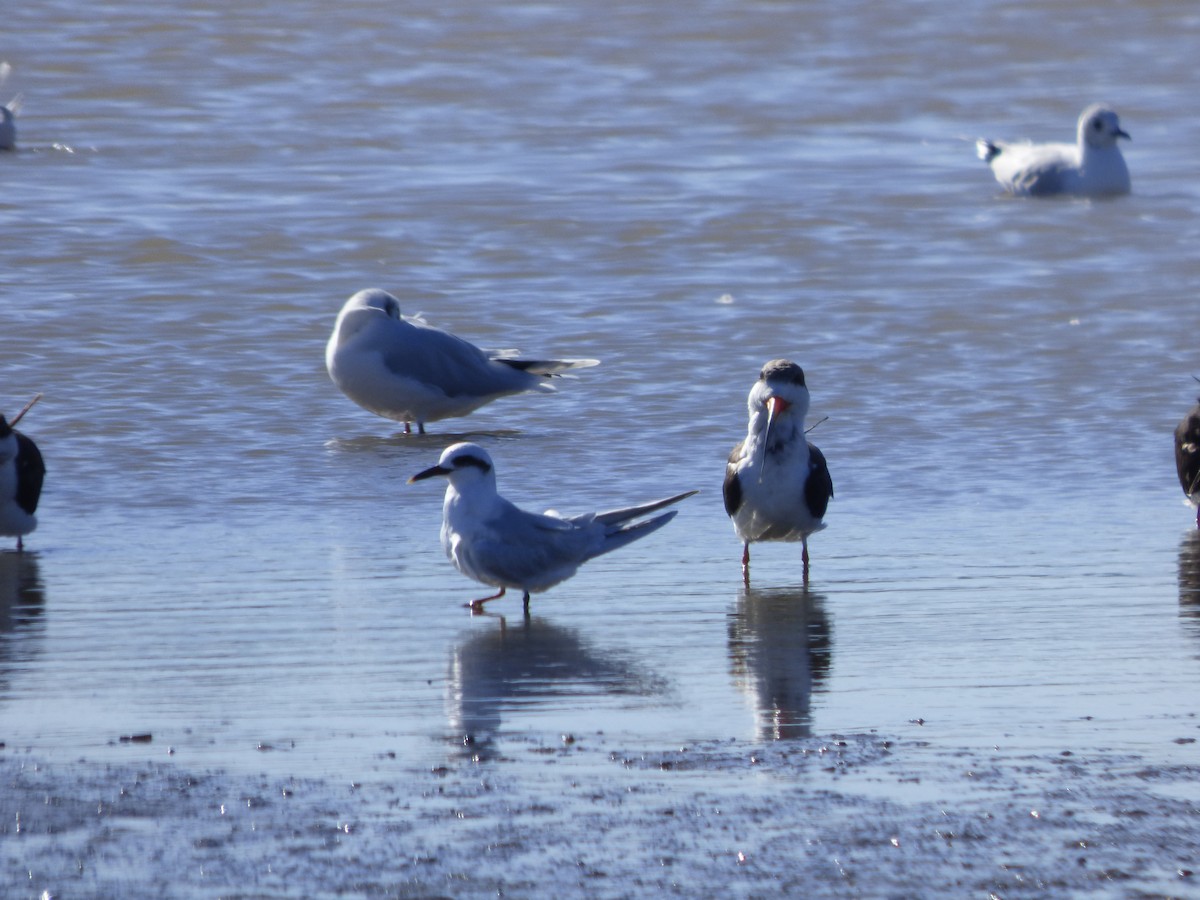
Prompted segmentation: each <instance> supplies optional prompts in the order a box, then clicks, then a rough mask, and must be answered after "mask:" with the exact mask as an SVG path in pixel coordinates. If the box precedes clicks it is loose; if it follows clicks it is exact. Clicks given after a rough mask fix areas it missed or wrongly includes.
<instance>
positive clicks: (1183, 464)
mask: <svg viewBox="0 0 1200 900" xmlns="http://www.w3.org/2000/svg"><path fill="white" fill-rule="evenodd" d="M1175 470H1176V471H1177V472H1178V473H1179V486H1180V487H1182V488H1183V493H1184V494H1185V495H1186V496H1187V498H1188V502H1190V503H1192V504H1193V505H1194V506H1196V507H1197V509H1196V527H1197V528H1200V399H1198V400H1197V401H1196V405H1195V406H1193V407H1192V408H1191V409H1190V410H1188V414H1187V415H1186V416H1184V417H1183V420H1182V421H1181V422H1180V423H1179V425H1177V426H1176V428H1175Z"/></svg>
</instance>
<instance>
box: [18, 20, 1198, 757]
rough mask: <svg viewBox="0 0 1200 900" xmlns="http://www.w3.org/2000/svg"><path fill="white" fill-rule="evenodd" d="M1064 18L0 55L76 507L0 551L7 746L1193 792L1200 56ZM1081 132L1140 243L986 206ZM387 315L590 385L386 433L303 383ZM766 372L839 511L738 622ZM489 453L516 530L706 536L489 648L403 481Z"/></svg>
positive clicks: (556, 24) (251, 28) (410, 29)
mask: <svg viewBox="0 0 1200 900" xmlns="http://www.w3.org/2000/svg"><path fill="white" fill-rule="evenodd" d="M1075 9H1076V7H1075V5H1074V4H1068V3H1050V4H1046V3H1038V4H1033V3H1029V4H1016V5H1011V4H1010V5H996V4H992V3H982V2H967V3H957V4H939V3H930V4H923V5H919V6H917V7H913V6H912V5H909V4H904V5H900V6H896V7H885V8H880V7H879V6H878V5H877V4H869V3H851V4H846V3H839V4H832V3H829V4H822V3H818V4H786V3H775V2H762V3H739V4H734V3H721V2H706V3H703V4H701V5H700V6H699V7H696V6H694V5H693V6H691V7H688V8H687V10H684V9H682V8H680V9H679V11H675V10H674V9H673V8H668V7H667V6H664V5H662V4H653V3H630V4H617V5H613V4H597V3H587V2H581V3H577V4H573V5H570V6H562V7H556V6H550V5H542V4H516V5H508V6H505V5H492V6H489V7H485V6H481V5H479V4H467V3H457V2H450V3H440V4H436V5H434V6H429V5H426V6H424V7H421V6H414V5H406V4H400V5H396V4H375V3H370V2H360V0H355V2H348V3H341V4H336V5H329V4H317V3H288V4H266V5H262V4H260V5H258V6H253V5H251V6H244V7H241V8H236V9H235V8H233V7H230V6H228V4H206V3H190V4H183V3H166V4H158V5H155V6H153V7H149V6H147V5H146V4H139V3H129V2H120V0H118V2H112V3H107V4H105V5H104V6H103V8H102V9H93V8H90V7H89V8H86V9H85V8H83V7H79V6H78V4H74V3H64V2H46V3H39V4H24V5H18V6H17V7H15V8H14V9H11V10H6V13H5V18H6V28H5V34H4V35H3V36H2V37H0V58H4V59H7V60H8V61H9V62H11V63H12V64H13V67H14V72H13V76H12V78H10V80H9V83H8V84H7V85H6V89H7V90H12V91H14V92H16V91H20V92H22V93H23V94H24V107H23V110H22V113H21V116H20V118H19V120H18V126H19V139H20V149H19V150H18V152H16V153H12V154H5V155H3V158H0V234H2V235H3V240H0V335H2V336H3V339H4V351H3V354H2V355H0V373H2V379H0V406H2V407H3V409H4V410H5V411H6V412H8V413H9V414H10V415H11V414H12V413H13V412H15V411H16V410H17V409H19V408H20V406H21V405H22V404H23V403H24V402H25V401H26V400H27V399H28V398H29V397H30V396H31V395H32V394H34V393H35V392H38V391H41V392H44V394H45V396H44V399H43V400H42V402H41V403H40V404H39V405H38V406H36V407H35V408H34V410H33V411H32V412H31V413H30V414H29V416H28V417H27V418H26V419H25V421H24V423H23V426H22V427H23V428H24V430H26V432H27V433H28V434H30V435H31V436H32V437H34V438H35V439H36V440H37V441H38V442H39V444H40V446H41V448H42V450H43V453H44V455H45V457H46V460H47V465H48V468H49V475H48V481H47V488H46V492H45V495H44V497H43V502H42V507H41V509H40V510H39V514H40V519H41V525H40V527H39V530H38V531H37V532H36V533H35V534H34V535H32V536H31V537H30V538H29V539H28V540H27V545H28V547H29V548H30V552H28V553H26V554H25V555H24V556H23V557H17V556H16V555H15V554H13V553H9V552H3V553H0V740H2V741H4V742H5V743H6V745H7V747H8V748H9V750H10V752H11V751H14V750H25V749H30V750H32V751H34V752H36V753H38V754H41V755H43V756H44V755H50V756H57V757H60V758H63V759H74V758H77V757H80V756H87V757H89V758H95V757H106V756H108V755H111V756H115V757H118V758H129V757H130V756H134V755H142V756H145V755H149V756H154V757H162V756H165V754H166V752H167V748H168V747H170V748H172V749H173V750H174V753H175V758H176V759H178V760H182V761H186V762H187V763H188V764H191V765H197V766H209V765H214V766H222V767H225V768H233V769H239V768H247V769H257V768H264V769H270V768H272V767H278V768H281V769H286V770H288V771H304V772H311V773H313V774H345V773H351V774H353V773H356V772H358V771H360V770H362V769H363V768H365V767H367V766H369V765H372V764H374V761H376V760H378V759H380V758H385V759H389V758H391V756H390V754H395V756H396V758H398V759H401V760H404V761H408V762H418V763H421V764H426V763H430V764H437V763H438V761H440V760H444V759H446V758H447V757H448V756H449V757H450V758H455V757H456V756H457V755H458V754H460V753H462V752H464V751H463V750H461V749H460V744H461V740H462V736H463V735H464V734H467V733H470V734H471V735H472V736H473V738H474V743H473V744H471V745H469V746H468V748H467V749H466V751H465V752H466V753H468V754H474V755H478V756H481V757H482V758H488V757H489V756H502V755H503V754H504V752H505V746H506V743H505V742H506V740H508V739H510V738H512V737H514V736H517V735H520V736H523V737H529V736H533V737H534V738H535V739H542V738H544V739H545V740H548V741H549V740H554V741H556V740H558V735H559V734H562V733H574V732H579V733H589V732H597V731H603V732H605V733H606V734H609V735H619V736H627V737H629V738H631V739H636V740H639V741H645V742H650V743H655V744H662V745H664V746H671V745H673V744H676V743H678V742H687V741H700V740H717V739H719V740H725V739H730V738H732V739H737V740H756V739H774V738H782V739H787V738H794V737H797V736H803V735H808V734H829V733H835V732H844V731H872V730H874V731H878V732H880V733H882V734H895V733H900V734H906V735H909V736H915V735H919V736H921V737H923V738H926V739H928V740H932V741H936V742H941V743H944V744H945V745H947V746H960V745H971V746H974V745H981V746H982V745H996V744H1004V745H1006V746H1013V747H1017V748H1029V749H1033V750H1037V751H1045V750H1057V749H1060V748H1061V747H1063V746H1085V747H1086V746H1093V747H1106V748H1110V749H1112V748H1115V749H1117V750H1120V751H1130V752H1137V753H1139V754H1143V755H1144V756H1145V757H1146V758H1148V759H1151V760H1157V761H1188V760H1191V761H1193V762H1194V761H1195V751H1194V749H1192V747H1193V746H1195V745H1192V744H1181V743H1176V740H1178V739H1182V738H1189V737H1195V736H1196V734H1195V729H1196V722H1195V720H1194V718H1193V717H1194V715H1195V714H1196V712H1197V709H1196V705H1195V698H1196V696H1197V694H1196V685H1197V682H1198V681H1200V662H1198V658H1200V617H1198V616H1197V614H1196V610H1197V608H1198V607H1197V597H1198V596H1200V593H1198V591H1200V574H1198V572H1200V563H1198V562H1197V560H1198V559H1200V543H1198V542H1197V539H1196V536H1195V533H1194V522H1195V519H1194V514H1193V513H1192V512H1191V511H1190V510H1188V509H1187V508H1186V507H1185V506H1184V504H1183V501H1182V496H1181V494H1180V492H1179V489H1178V485H1177V483H1176V481H1175V475H1174V471H1173V465H1172V458H1171V432H1172V429H1173V428H1174V425H1175V423H1176V422H1177V421H1178V419H1179V418H1180V417H1182V415H1183V414H1184V412H1185V411H1186V410H1187V408H1188V407H1189V406H1190V405H1191V403H1192V402H1193V400H1194V394H1195V393H1196V390H1197V387H1196V384H1195V383H1194V382H1193V381H1192V379H1191V376H1192V375H1193V374H1200V355H1198V353H1197V342H1196V327H1195V326H1196V297H1195V287H1194V286H1195V283H1196V281H1197V274H1198V268H1200V266H1198V264H1197V256H1196V253H1195V248H1196V246H1197V238H1198V236H1200V221H1198V220H1197V217H1196V210H1197V205H1198V201H1200V182H1198V181H1197V178H1196V174H1197V173H1196V166H1195V158H1194V153H1193V149H1192V148H1194V147H1195V146H1196V144H1197V140H1196V139H1194V137H1193V135H1194V133H1195V132H1196V131H1197V130H1198V129H1200V109H1198V106H1200V98H1198V97H1197V94H1196V91H1195V90H1194V53H1195V47H1196V45H1197V43H1196V42H1197V40H1198V39H1200V14H1198V13H1195V12H1193V11H1191V10H1183V11H1181V10H1180V8H1179V7H1177V6H1175V5H1167V4H1156V3H1150V4H1140V5H1137V6H1135V7H1130V6H1128V5H1126V4H1117V3H1100V4H1098V5H1096V4H1094V5H1093V6H1092V7H1089V12H1088V14H1087V15H1086V16H1079V15H1077V14H1076V12H1075ZM3 99H7V97H3V98H0V100H3ZM1097 99H1108V100H1110V101H1111V102H1113V103H1114V104H1115V105H1116V106H1117V108H1118V109H1119V110H1120V112H1121V114H1122V123H1123V125H1124V127H1125V128H1126V129H1127V130H1128V131H1130V132H1131V134H1132V135H1133V141H1132V142H1131V143H1130V144H1129V145H1128V146H1127V148H1126V156H1127V159H1128V161H1129V166H1130V169H1131V171H1132V174H1133V180H1134V192H1133V194H1132V195H1131V196H1129V197H1126V198H1121V199H1118V200H1114V201H1109V202H1086V201H1062V202H1056V201H1050V202H1029V201H1014V200H1011V199H1006V198H1003V197H1001V196H999V195H998V192H997V187H996V185H995V184H994V182H993V181H992V179H991V177H990V173H988V172H987V170H986V168H985V167H984V166H983V165H982V164H981V163H979V161H978V160H976V159H975V158H974V154H973V147H972V141H973V139H974V138H975V137H976V136H978V135H983V134H986V135H988V136H995V137H1001V138H1018V137H1025V136H1028V137H1033V138H1037V139H1046V140H1056V139H1062V140H1066V139H1069V138H1070V136H1071V135H1072V134H1073V129H1074V122H1075V118H1076V116H1077V115H1078V112H1079V110H1080V109H1082V107H1083V106H1084V105H1086V104H1087V103H1089V102H1091V101H1093V100H1097ZM368 286H379V287H384V288H387V289H389V290H391V291H393V292H394V293H396V294H397V295H398V296H400V297H401V299H402V302H403V304H404V307H405V310H406V311H408V312H417V311H422V312H424V313H425V314H426V316H427V317H428V318H429V319H430V321H432V322H433V323H434V324H437V325H440V326H443V327H446V328H449V329H450V330H453V331H456V332H458V333H460V334H462V335H464V336H466V337H468V338H470V339H472V340H474V341H476V342H477V343H480V344H482V345H483V346H514V347H520V348H522V349H523V350H525V351H526V352H527V353H530V354H552V355H555V356H568V357H569V356H595V357H598V358H600V359H602V360H603V364H602V366H601V367H600V368H598V369H594V370H589V371H586V372H583V373H581V375H580V377H579V378H578V379H577V380H572V381H569V382H564V383H563V384H562V386H561V392H560V394H559V395H558V396H555V397H551V398H546V397H540V396H527V397H520V398H513V399H507V400H504V401H500V402H497V403H495V404H493V405H492V406H490V407H487V408H485V409H484V410H482V411H480V412H478V413H476V414H475V415H473V416H472V417H470V418H469V419H464V420H457V421H455V420H451V421H449V422H443V423H437V424H436V425H434V426H433V427H431V429H430V431H431V433H430V434H429V435H426V436H420V437H419V436H409V437H405V436H403V435H401V434H398V429H397V428H395V427H394V425H393V423H389V422H386V421H383V420H380V419H376V418H374V417H372V416H371V415H369V414H368V413H365V412H364V411H362V410H360V409H358V408H357V407H355V406H353V405H352V404H351V403H349V401H347V400H346V399H345V398H343V397H342V396H341V395H340V394H339V393H338V392H337V391H336V389H334V387H333V386H332V385H331V384H330V382H329V381H328V379H327V377H326V375H325V373H324V370H323V359H322V353H323V345H324V342H325V340H326V339H327V336H328V334H329V331H330V329H331V328H332V325H333V320H334V317H335V315H336V313H337V310H338V309H339V308H340V306H341V304H342V302H343V301H344V299H345V298H346V297H348V296H349V295H350V294H352V293H353V292H355V291H356V290H358V289H360V288H363V287H368ZM776 356H789V357H791V358H793V359H796V360H797V361H799V362H801V364H802V365H803V366H804V367H805V370H806V372H807V373H808V380H809V385H810V388H811V390H812V396H813V420H814V421H815V420H816V419H818V418H821V417H824V416H828V421H826V422H824V423H823V424H821V425H820V426H819V427H818V428H817V429H816V430H815V431H814V432H813V434H812V438H813V440H814V441H815V442H816V443H818V444H819V445H820V446H821V447H822V449H823V450H824V452H825V454H826V456H827V457H828V459H829V463H830V468H831V470H832V473H833V479H834V483H835V487H836V492H837V493H836V498H835V500H834V502H833V504H832V505H831V508H830V511H829V514H828V516H827V519H826V521H827V522H828V524H829V527H828V529H827V530H826V531H825V532H823V533H821V534H820V535H818V536H817V537H815V538H814V539H813V541H812V553H813V559H814V562H813V575H812V580H811V583H810V585H809V586H808V588H807V589H805V588H804V586H803V585H802V584H801V583H800V573H799V565H798V564H799V558H798V556H799V554H798V548H797V547H793V546H791V545H773V546H772V545H764V546H759V547H756V548H755V553H754V572H753V574H754V588H753V590H751V591H749V592H747V591H745V590H744V589H743V587H742V585H741V578H740V572H739V565H738V560H739V555H740V546H739V545H738V543H737V541H736V539H735V538H734V536H733V533H732V529H731V527H730V525H729V522H728V520H727V519H726V517H725V514H724V512H723V510H722V506H721V499H720V479H721V477H722V474H723V462H724V459H725V456H726V454H727V453H728V450H729V448H730V447H731V446H732V444H733V443H734V442H735V441H736V440H738V439H739V438H740V437H741V435H742V433H743V431H744V428H745V395H746V392H747V391H748V389H749V387H750V385H751V383H752V382H753V380H754V378H755V377H756V374H757V372H758V369H759V367H760V366H761V364H762V363H763V362H764V361H766V360H767V359H770V358H772V357H776ZM467 432H469V433H470V434H471V435H472V437H473V438H474V439H477V440H480V441H481V442H483V443H485V444H486V445H487V446H488V448H489V450H490V451H491V452H492V454H493V456H494V457H495V459H496V461H497V469H498V475H499V480H500V486H501V490H502V491H503V492H505V493H506V494H507V495H508V496H509V497H510V498H512V499H514V500H515V501H517V502H519V503H521V504H522V505H526V506H530V507H534V508H539V509H544V508H546V507H550V506H553V507H555V508H558V509H562V510H563V511H566V512H571V511H583V510H586V509H589V508H595V507H597V506H604V505H609V504H618V503H624V502H633V501H637V500H644V499H651V498H653V497H657V496H661V495H664V494H666V493H671V492H675V491H681V490H686V489H690V488H701V489H702V490H703V493H701V494H700V495H699V496H698V497H696V498H693V499H692V500H689V501H687V502H686V503H685V504H683V506H682V507H681V512H680V515H679V517H678V518H677V519H676V521H675V522H673V523H672V524H671V525H670V526H669V527H668V528H666V529H664V530H663V531H661V532H659V533H657V534H656V535H654V536H653V537H651V538H648V539H647V540H645V541H642V542H639V543H638V544H635V545H633V546H632V547H630V548H628V549H626V550H623V551H622V552H620V553H617V554H614V555H612V556H608V557H604V558H603V559H601V560H597V561H595V562H593V563H591V564H589V565H588V566H587V567H585V568H584V569H583V570H582V571H581V573H580V574H579V575H578V576H577V577H575V578H574V579H573V580H571V581H569V582H567V583H565V584H563V585H561V586H560V587H558V588H556V589H554V590H553V591H552V592H550V593H548V594H546V595H543V596H539V597H536V598H535V599H534V603H533V607H532V616H531V617H530V619H529V620H527V621H523V620H522V617H521V615H520V612H519V601H516V602H514V601H511V600H505V601H501V602H500V603H497V604H496V605H495V611H496V612H497V613H499V614H502V615H503V616H504V617H505V618H504V619H502V618H501V617H500V616H498V615H494V616H485V617H479V618H475V619H471V618H470V617H469V616H468V614H467V613H466V611H465V610H464V609H463V608H462V606H461V604H462V603H463V602H464V601H466V600H468V599H471V598H472V597H475V596H479V586H478V585H474V584H473V583H471V582H469V581H467V580H466V579H464V578H462V577H461V576H460V575H458V574H457V573H456V572H455V571H454V570H453V569H452V568H451V567H450V565H449V564H448V563H447V562H446V560H445V559H444V558H443V556H442V553H441V550H440V548H439V546H438V539H437V531H438V523H439V518H440V505H441V494H440V491H439V490H438V489H437V488H436V487H435V486H430V485H428V484H421V485H414V486H409V485H407V484H405V479H406V478H407V477H408V476H409V475H411V474H413V473H414V472H416V471H418V470H419V469H421V468H424V467H425V466H427V465H430V464H431V463H432V462H433V461H435V460H436V458H437V456H438V454H439V452H440V450H441V448H442V447H443V446H445V445H446V444H448V443H450V442H451V441H452V440H454V439H456V438H457V437H458V436H459V435H461V434H462V433H467ZM921 723H923V724H921ZM140 734H152V735H153V741H152V743H150V744H149V745H144V744H127V743H126V744H122V743H120V741H119V739H120V737H121V736H130V735H140ZM258 751H262V752H258ZM271 751H273V752H271Z"/></svg>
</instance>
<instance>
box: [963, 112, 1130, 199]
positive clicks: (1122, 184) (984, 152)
mask: <svg viewBox="0 0 1200 900" xmlns="http://www.w3.org/2000/svg"><path fill="white" fill-rule="evenodd" d="M1076 131H1077V135H1076V141H1075V143H1074V144H1032V143H1015V144H1006V143H1003V142H1001V141H987V140H979V141H977V142H976V144H975V147H976V150H977V152H978V154H979V158H980V159H982V160H983V161H984V162H986V163H987V164H988V165H989V166H991V168H992V174H994V175H995V176H996V180H997V181H998V182H1000V184H1001V185H1002V186H1003V187H1004V189H1005V190H1006V191H1008V192H1009V193H1011V194H1016V195H1018V196H1021V197H1045V196H1050V195H1053V194H1073V195H1075V196H1080V197H1102V196H1105V195H1113V194H1128V193H1129V169H1128V167H1126V165H1125V157H1124V156H1122V155H1121V148H1120V147H1118V146H1117V139H1118V138H1126V139H1128V138H1129V135H1128V134H1126V133H1125V132H1124V131H1123V130H1122V129H1121V122H1120V120H1119V119H1118V118H1117V114H1116V113H1115V112H1113V110H1112V109H1110V108H1109V107H1107V106H1105V105H1103V104H1100V103H1096V104H1093V105H1092V106H1089V107H1088V108H1087V109H1085V110H1084V111H1083V113H1082V114H1081V115H1080V116H1079V124H1078V126H1077V129H1076Z"/></svg>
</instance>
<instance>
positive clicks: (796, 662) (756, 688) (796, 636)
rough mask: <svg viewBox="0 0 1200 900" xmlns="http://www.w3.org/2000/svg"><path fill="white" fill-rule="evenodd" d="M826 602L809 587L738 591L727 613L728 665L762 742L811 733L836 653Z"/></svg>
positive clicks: (743, 589) (805, 735) (748, 588)
mask: <svg viewBox="0 0 1200 900" xmlns="http://www.w3.org/2000/svg"><path fill="white" fill-rule="evenodd" d="M824 601H825V598H824V596H822V595H821V594H817V593H814V592H812V591H810V590H809V589H808V587H807V586H805V585H801V586H798V587H782V588H771V589H766V590H763V589H757V588H752V587H743V588H742V589H741V590H739V591H738V596H737V600H736V602H735V604H734V608H733V609H732V610H731V611H730V612H729V614H728V631H729V667H730V673H731V675H732V677H733V681H734V684H735V685H736V686H737V687H738V688H740V689H741V690H742V691H743V693H744V694H745V695H746V697H747V699H748V700H749V701H750V703H751V705H752V706H753V708H754V717H755V730H756V733H757V736H758V738H759V739H760V740H785V739H789V738H803V737H808V736H810V734H811V729H812V716H811V705H812V694H813V691H815V690H820V689H821V688H822V686H823V685H824V683H825V680H826V678H827V677H828V674H829V667H830V663H831V660H832V652H833V639H832V633H831V630H830V626H829V619H828V617H827V616H826V614H825V603H824Z"/></svg>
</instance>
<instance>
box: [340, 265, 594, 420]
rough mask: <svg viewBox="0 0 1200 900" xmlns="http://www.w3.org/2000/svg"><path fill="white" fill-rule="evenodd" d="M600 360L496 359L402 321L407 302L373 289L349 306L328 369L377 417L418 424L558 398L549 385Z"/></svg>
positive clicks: (512, 354)
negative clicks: (503, 402) (527, 398)
mask: <svg viewBox="0 0 1200 900" xmlns="http://www.w3.org/2000/svg"><path fill="white" fill-rule="evenodd" d="M595 365H599V360H595V359H521V358H520V357H519V356H517V355H516V351H514V350H503V351H493V352H489V351H486V350H481V349H479V348H478V347H476V346H475V345H474V344H471V343H468V342H467V341H464V340H463V339H462V338H460V337H456V336H455V335H453V334H450V333H449V332H447V331H442V330H441V329H440V328H434V327H433V326H432V325H428V324H426V323H425V322H424V321H422V320H421V319H420V318H419V317H411V316H402V315H400V301H399V300H397V299H396V298H395V297H393V296H392V295H391V294H389V293H388V292H387V291H383V290H380V289H378V288H370V289H368V290H365V291H359V292H358V293H357V294H355V295H354V296H353V297H351V298H350V299H349V300H347V301H346V304H345V306H343V307H342V311H341V312H340V313H339V314H338V317H337V324H336V325H335V326H334V329H333V336H332V337H330V339H329V343H328V344H327V345H326V347H325V367H326V368H327V369H328V370H329V377H330V378H332V379H333V383H334V384H336V385H337V386H338V388H340V389H341V391H342V393H343V394H345V395H346V396H347V397H349V398H350V399H351V400H353V401H354V402H355V403H357V404H358V405H359V406H361V407H362V408H363V409H367V410H370V411H371V412H373V413H375V414H376V415H377V416H383V417H384V418H386V419H394V420H395V421H397V422H403V423H404V431H405V433H406V434H407V433H408V432H410V431H411V430H412V429H411V423H413V422H416V423H417V429H418V430H419V431H420V432H421V434H424V433H425V423H426V422H436V421H437V420H438V419H447V418H451V417H454V416H465V415H467V414H468V413H471V412H474V411H475V410H477V409H479V407H481V406H483V405H484V404H485V403H490V402H492V401H493V400H495V399H497V398H498V397H505V396H507V395H509V394H520V393H522V392H524V391H542V392H544V393H553V392H554V388H553V387H551V386H550V385H549V384H548V383H547V382H548V381H549V379H550V377H551V376H553V375H559V374H561V373H563V372H565V371H567V370H569V369H583V368H587V367H589V366H595Z"/></svg>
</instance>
